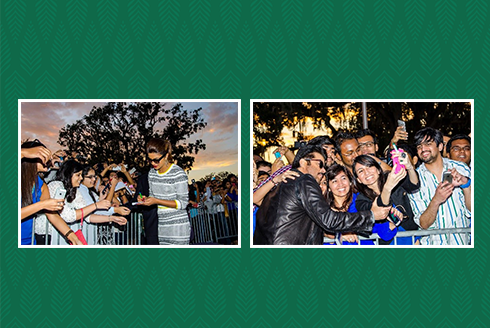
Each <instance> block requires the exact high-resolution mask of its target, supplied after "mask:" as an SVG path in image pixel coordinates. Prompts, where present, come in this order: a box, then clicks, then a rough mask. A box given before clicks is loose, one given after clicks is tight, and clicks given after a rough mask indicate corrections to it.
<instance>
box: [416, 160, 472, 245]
mask: <svg viewBox="0 0 490 328" xmlns="http://www.w3.org/2000/svg"><path fill="white" fill-rule="evenodd" d="M442 161H443V170H442V172H443V174H444V172H446V171H448V170H451V169H453V168H455V169H456V170H457V171H458V173H460V174H462V175H463V176H465V177H468V178H469V177H471V169H470V168H469V167H468V166H467V165H466V164H465V163H463V162H457V161H453V160H450V159H448V158H443V159H442ZM417 172H418V174H419V178H420V190H419V191H418V192H416V193H413V194H408V198H409V199H410V205H411V206H412V211H413V214H414V218H413V219H414V221H415V223H417V224H418V225H419V226H420V216H421V215H422V214H423V213H424V212H425V210H426V209H427V207H428V206H429V203H430V201H431V200H432V198H433V197H434V195H435V193H436V188H437V186H438V185H439V182H438V179H437V177H436V176H435V175H434V174H432V173H431V172H430V171H429V170H428V169H427V167H426V166H425V164H422V165H420V166H419V168H418V169H417ZM439 181H442V176H441V177H439ZM470 221H471V212H470V211H469V210H468V209H467V208H466V204H465V197H464V194H463V191H462V190H461V188H459V187H458V188H454V191H453V194H452V195H451V196H450V197H449V198H448V199H447V200H446V201H445V202H444V203H442V204H441V205H440V206H439V210H438V211H437V217H436V220H435V221H434V223H433V224H432V225H431V226H430V227H429V229H447V228H467V227H469V226H470ZM421 244H422V245H468V244H469V235H468V234H451V235H431V236H428V237H422V239H421Z"/></svg>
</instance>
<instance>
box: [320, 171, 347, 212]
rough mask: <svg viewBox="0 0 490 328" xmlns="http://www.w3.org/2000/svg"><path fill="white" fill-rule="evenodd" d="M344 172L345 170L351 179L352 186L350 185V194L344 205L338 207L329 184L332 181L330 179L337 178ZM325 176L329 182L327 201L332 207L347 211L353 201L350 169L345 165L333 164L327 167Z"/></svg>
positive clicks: (327, 182)
mask: <svg viewBox="0 0 490 328" xmlns="http://www.w3.org/2000/svg"><path fill="white" fill-rule="evenodd" d="M342 172H344V173H345V175H346V176H347V178H348V179H349V182H350V183H351V186H350V191H349V195H348V196H347V198H346V199H345V200H344V203H343V204H342V206H341V207H338V206H336V205H335V197H334V195H333V193H332V190H330V186H329V185H328V184H329V183H330V181H332V180H333V179H335V177H336V176H337V175H339V174H340V173H342ZM325 178H326V181H325V182H326V184H327V192H326V194H325V198H326V199H327V203H328V204H329V205H330V208H333V209H334V210H337V211H341V212H345V211H347V209H348V208H349V205H350V203H351V202H352V175H351V174H350V172H349V170H347V169H346V168H345V166H342V165H339V164H333V165H331V166H330V167H329V168H328V169H327V172H326V173H325Z"/></svg>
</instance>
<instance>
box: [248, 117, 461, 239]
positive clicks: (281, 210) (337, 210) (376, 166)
mask: <svg viewBox="0 0 490 328" xmlns="http://www.w3.org/2000/svg"><path fill="white" fill-rule="evenodd" d="M407 140H408V133H407V132H406V131H405V127H404V126H403V125H400V126H399V127H398V128H397V129H396V131H395V132H394V135H393V137H392V139H391V141H390V143H389V145H387V147H386V148H384V151H382V152H381V154H379V152H380V148H379V145H378V141H377V138H376V134H375V133H374V132H373V131H371V130H369V129H363V130H359V131H357V132H356V133H350V132H339V133H338V134H337V135H336V136H335V138H331V137H329V136H318V137H315V138H313V139H311V140H310V141H309V142H308V143H306V144H304V145H302V146H301V147H299V149H298V150H297V153H296V154H294V153H293V152H292V151H291V150H290V149H288V148H286V147H284V146H281V147H278V148H277V149H275V150H274V151H273V154H274V155H275V157H276V159H275V161H274V162H273V163H270V162H266V161H264V160H263V158H262V157H261V156H260V154H254V158H253V165H254V176H253V183H254V193H253V230H254V237H253V243H254V244H255V245H272V244H279V245H280V244H284V245H321V244H326V245H330V244H339V243H341V244H343V245H356V244H361V245H362V244H365V245H373V244H375V243H376V244H380V245H393V244H396V245H469V244H471V234H470V233H468V232H467V231H455V230H453V231H449V232H448V231H444V233H440V234H437V233H436V232H433V234H431V233H427V234H426V235H424V233H418V232H417V233H414V234H413V235H414V236H415V235H416V236H415V237H412V236H408V237H407V236H405V237H403V236H397V234H398V233H399V232H400V231H414V230H415V231H417V230H432V229H453V228H469V227H471V168H470V165H471V138H470V136H467V135H464V134H457V135H454V136H452V137H447V136H444V135H443V134H442V133H441V131H439V130H437V129H434V128H431V127H425V128H423V129H421V130H419V131H418V132H417V133H415V135H414V144H409V143H407ZM285 162H287V163H288V164H287V165H286V163H285ZM374 233H376V234H377V236H378V237H379V238H376V239H374V238H372V237H370V236H371V235H372V234H374ZM405 234H407V233H405ZM361 237H362V238H361Z"/></svg>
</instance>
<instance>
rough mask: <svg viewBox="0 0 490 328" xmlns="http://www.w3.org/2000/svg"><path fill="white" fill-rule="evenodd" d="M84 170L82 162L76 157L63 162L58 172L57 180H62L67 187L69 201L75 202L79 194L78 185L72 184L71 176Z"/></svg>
mask: <svg viewBox="0 0 490 328" xmlns="http://www.w3.org/2000/svg"><path fill="white" fill-rule="evenodd" d="M82 170H83V166H82V164H80V163H78V162H77V161H76V160H74V159H69V160H67V161H64V162H63V164H61V167H60V169H59V170H58V173H56V180H58V181H61V182H62V183H63V186H64V187H65V189H66V200H67V202H68V203H71V202H73V200H75V197H76V196H77V187H73V185H72V184H71V178H72V177H73V175H74V174H75V173H77V172H80V171H82Z"/></svg>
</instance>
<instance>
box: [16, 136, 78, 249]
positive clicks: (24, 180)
mask: <svg viewBox="0 0 490 328" xmlns="http://www.w3.org/2000/svg"><path fill="white" fill-rule="evenodd" d="M50 160H51V152H50V151H49V150H48V149H47V148H46V147H45V146H44V145H43V144H42V143H41V142H39V141H38V140H35V141H27V142H24V143H23V144H22V145H21V169H20V175H21V188H20V189H21V196H22V208H21V220H22V222H21V244H22V245H31V244H33V241H32V239H33V238H32V228H33V227H32V225H33V219H34V217H35V214H36V213H39V212H41V211H46V214H47V216H48V219H49V221H50V222H51V223H52V224H53V225H54V226H55V227H56V229H57V230H58V231H59V232H60V233H62V234H63V235H65V234H67V233H68V232H69V231H71V229H70V228H69V227H68V225H67V224H66V223H65V221H63V219H61V217H60V216H59V215H58V214H57V211H60V210H61V209H62V208H63V206H64V199H51V198H50V196H49V191H48V188H47V186H46V184H44V181H43V180H42V179H41V177H39V175H38V173H40V172H46V171H47V166H46V163H48V162H49V161H50ZM68 240H69V241H70V243H72V244H74V245H81V242H80V241H79V240H78V238H77V237H76V236H75V234H72V233H70V234H69V235H68ZM34 244H44V243H43V240H34Z"/></svg>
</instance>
